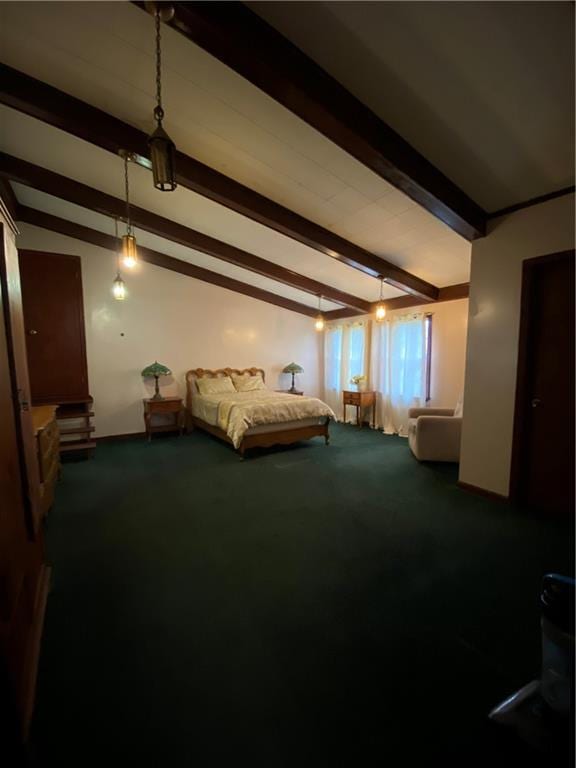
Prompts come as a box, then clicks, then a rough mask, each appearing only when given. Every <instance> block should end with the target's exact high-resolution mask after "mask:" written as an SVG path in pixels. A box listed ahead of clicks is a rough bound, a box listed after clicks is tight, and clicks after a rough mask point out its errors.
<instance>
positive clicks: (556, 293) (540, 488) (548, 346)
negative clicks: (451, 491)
mask: <svg viewBox="0 0 576 768" xmlns="http://www.w3.org/2000/svg"><path fill="white" fill-rule="evenodd" d="M516 422H517V423H516V429H515V449H514V455H515V466H514V467H513V482H514V483H515V488H514V491H515V493H514V495H515V496H516V498H517V499H518V500H519V501H520V502H521V503H523V504H525V505H526V506H528V507H531V508H535V509H537V510H541V511H543V512H549V513H560V514H561V513H573V511H574V253H573V252H570V253H562V254H555V255H552V256H548V257H543V258H538V259H530V260H528V261H527V262H525V264H524V276H523V292H522V322H521V338H520V359H519V367H518V385H517V408H516Z"/></svg>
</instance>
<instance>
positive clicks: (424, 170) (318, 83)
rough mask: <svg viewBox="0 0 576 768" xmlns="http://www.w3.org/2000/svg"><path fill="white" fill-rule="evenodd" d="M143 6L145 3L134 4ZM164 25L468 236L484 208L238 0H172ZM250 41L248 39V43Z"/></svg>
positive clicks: (478, 230) (482, 225) (482, 222)
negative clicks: (170, 13) (222, 0)
mask: <svg viewBox="0 0 576 768" xmlns="http://www.w3.org/2000/svg"><path fill="white" fill-rule="evenodd" d="M134 5H136V6H138V7H139V8H141V9H142V10H145V7H144V6H145V3H144V2H134ZM173 6H174V16H173V18H172V20H171V21H170V22H169V24H170V26H171V27H173V28H174V29H176V30H177V31H178V32H180V33H181V34H182V35H184V37H186V38H187V39H188V40H190V41H191V42H193V43H195V44H196V45H199V46H200V47H201V48H203V49H204V50H206V51H208V53H210V54H211V55H212V56H214V57H215V58H217V59H219V60H220V61H221V62H223V63H224V64H226V66H228V67H230V68H231V69H233V70H234V71H235V72H237V73H238V74H239V75H241V76H242V77H244V78H245V79H246V80H248V81H249V82H251V83H252V84H253V85H255V86H256V87H257V88H259V89H260V90H262V91H264V93H266V94H268V96H271V97H272V98H273V99H275V100H276V101H277V102H279V103H280V104H282V106H283V107H286V109H289V110H290V111H291V112H293V113H294V114H295V115H297V116H298V117H299V118H301V119H302V120H304V122H306V123H308V125H311V126H312V127H313V128H315V129H316V130H317V131H319V132H320V133H322V134H323V135H324V136H326V137H327V138H328V139H330V140H331V141H332V142H334V143H335V144H337V145H338V146H339V147H340V148H341V149H343V150H345V151H346V152H348V153H349V154H350V155H352V156H353V157H355V158H356V159H357V160H358V161H360V162H361V163H362V164H363V165H365V166H366V167H367V168H370V170H371V171H373V172H374V173H376V174H378V176H380V177H381V178H383V179H385V180H386V181H387V182H389V183H390V184H392V185H393V186H394V187H396V188H397V189H399V190H401V191H402V192H404V193H405V194H406V195H408V196H409V197H410V198H412V200H415V201H416V202H417V203H418V204H419V205H421V206H422V207H423V208H425V209H426V210H427V211H429V212H430V213H431V214H432V215H433V216H435V217H436V218H438V219H440V220H441V221H443V222H444V223H445V224H447V225H448V226H449V227H451V228H452V229H453V230H454V231H455V232H457V233H458V234H459V235H462V237H465V238H466V239H467V240H470V241H472V240H475V239H476V238H478V237H482V236H483V235H484V234H485V231H486V213H485V212H484V211H483V210H482V208H481V207H480V206H479V205H477V204H476V203H475V202H474V201H473V200H472V199H471V198H469V197H468V196H467V195H466V194H465V193H464V192H463V191H462V190H461V189H459V188H458V187H457V186H456V184H454V183H453V182H452V181H451V180H450V179H449V178H448V177H447V176H445V175H444V174H443V173H442V172H441V171H439V170H438V168H436V167H435V166H434V165H432V163H430V162H429V161H428V160H426V158H425V157H423V156H422V155H421V154H420V153H419V152H417V151H416V150H415V149H414V148H413V147H411V146H410V144H408V142H407V141H405V140H404V139H403V138H402V137H401V136H399V135H398V134H397V133H396V132H395V131H394V130H393V129H392V128H391V127H390V126H389V125H387V124H386V123H385V122H384V121H383V120H381V119H380V118H379V117H378V116H377V115H376V114H375V113H374V112H372V111H371V110H370V109H369V108H368V107H366V106H365V105H364V104H362V102H360V101H359V100H358V99H357V98H356V97H355V96H353V95H352V94H351V93H350V92H349V91H347V90H346V89H345V88H344V87H343V86H342V85H340V83H338V82H337V80H335V79H334V78H333V77H332V76H331V75H329V74H328V73H327V72H326V71H325V70H323V69H322V68H321V67H320V66H319V65H318V64H316V62H314V61H313V60H312V59H310V58H309V57H308V56H307V55H306V54H305V53H304V52H303V51H301V50H300V49H299V48H297V47H296V46H295V45H294V44H293V43H291V42H290V41H289V40H288V39H287V38H285V37H284V36H283V35H281V34H280V33H279V32H278V31H277V30H276V29H274V28H273V27H272V26H270V25H269V24H268V23H267V22H265V21H264V20H263V19H262V18H260V17H259V16H258V15H257V14H256V13H254V12H253V11H251V10H250V9H249V8H247V7H246V6H245V5H244V3H239V2H175V3H173ZM247 41H249V44H247Z"/></svg>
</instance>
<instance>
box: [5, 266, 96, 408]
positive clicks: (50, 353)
mask: <svg viewBox="0 0 576 768" xmlns="http://www.w3.org/2000/svg"><path fill="white" fill-rule="evenodd" d="M20 275H21V280H22V300H23V304H24V321H25V327H26V346H27V351H28V369H29V373H30V386H31V388H32V400H33V402H34V404H35V405H36V404H42V403H61V402H74V401H81V400H84V399H86V398H87V397H88V376H87V366H86V345H85V336H84V309H83V298H82V273H81V268H80V258H79V257H78V256H69V255H67V254H60V253H44V252H41V251H20Z"/></svg>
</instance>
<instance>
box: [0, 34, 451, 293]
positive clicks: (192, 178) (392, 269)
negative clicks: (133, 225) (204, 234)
mask: <svg viewBox="0 0 576 768" xmlns="http://www.w3.org/2000/svg"><path fill="white" fill-rule="evenodd" d="M244 44H245V43H244V42H243V45H244ZM0 102H1V103H3V104H6V105H7V106H9V107H12V108H14V109H17V110H19V111H20V112H24V113H25V114H27V115H31V116H32V117H35V118H37V119H38V120H42V121H43V122H45V123H48V124H50V125H53V126H55V127H57V128H60V129H61V130H63V131H66V132H68V133H71V134H72V135H74V136H78V137H79V138H81V139H84V140H85V141H88V142H90V143H92V144H95V145H96V146H98V147H102V148H103V149H106V150H108V151H110V152H113V153H114V154H117V153H118V151H119V150H121V149H124V150H128V151H130V152H133V153H135V155H136V156H137V157H136V160H137V162H140V163H141V164H142V165H143V166H145V167H146V168H149V167H150V161H149V160H148V144H147V140H148V137H147V135H146V134H145V133H143V132H142V131H139V130H138V129H137V128H134V127H132V126H130V125H128V124H127V123H123V122H122V121H121V120H118V119H117V118H115V117H112V116H111V115H108V114H106V113H105V112H103V111H102V110H99V109H96V108H95V107H92V106H90V105H89V104H85V103H84V102H82V101H80V100H79V99H75V98H73V97H72V96H69V95H68V94H65V93H63V92H62V91H59V90H58V89H56V88H53V87H52V86H49V85H46V84H45V83H42V82H41V81H40V80H36V79H34V78H32V77H29V76H28V75H25V74H23V73H22V72H18V71H17V70H15V69H12V68H11V67H7V66H6V65H1V64H0ZM176 170H177V180H178V183H179V184H181V185H182V186H183V187H186V188H188V189H191V190H192V191H193V192H197V193H198V194H200V195H203V196H204V197H207V198H209V199H210V200H214V201H215V202H217V203H220V204H221V205H224V206H226V207H227V208H230V209H232V210H234V211H236V212H237V213H240V214H242V215H243V216H247V217H248V218H250V219H253V220H254V221H257V222H259V223H260V224H263V225H264V226H266V227H270V228H271V229H274V230H276V231H277V232H280V233H282V234H283V235H286V236H287V237H291V238H293V239H294V240H297V241H298V242H300V243H303V244H304V245H307V246H309V247H310V248H312V249H314V250H316V251H319V252H320V253H323V254H324V255H326V256H330V258H333V259H336V260H338V261H341V262H343V263H344V264H348V265H349V266H351V267H353V268H354V269H358V270H360V271H361V272H365V273H366V274H368V275H371V276H372V277H382V278H383V279H384V280H385V281H386V282H387V283H388V284H389V285H392V286H394V287H397V288H399V289H400V290H402V291H405V292H406V293H411V294H414V295H418V296H421V297H422V298H428V299H435V298H436V296H437V294H438V289H437V288H436V287H435V286H433V285H431V284H430V283H427V282H426V281H425V280H421V279H420V278H418V277H416V276H415V275H412V274H410V273H409V272H406V270H404V269H402V268H400V267H398V266H396V265H395V264H392V263H390V262H388V261H386V260H385V259H382V258H380V257H378V256H375V255H374V254H373V253H370V252H369V251H366V250H365V249H363V248H361V247H359V246H357V245H355V244H354V243H351V242H350V241H348V240H346V239H345V238H343V237H340V236H339V235H336V234H334V233H333V232H330V231H329V230H327V229H325V228H324V227H321V226H320V225H319V224H315V223H314V222H312V221H309V220H308V219H306V218H304V217H303V216H300V215H299V214H297V213H294V211H291V210H289V209H288V208H285V207H284V206H282V205H280V204H278V203H275V202H274V201H273V200H269V199H268V198H267V197H264V196H263V195H261V194H259V193H258V192H254V190H252V189H249V188H248V187H246V186H244V185H243V184H240V183H238V182H237V181H234V180H233V179H230V178H228V177H227V176H224V175H223V174H222V173H219V172H218V171H215V170H213V169H212V168H209V167H208V166H207V165H204V164H203V163H200V162H198V161H197V160H194V158H192V157H190V156H189V155H185V154H184V153H182V152H177V154H176ZM22 183H26V182H22ZM326 297H327V298H328V294H326Z"/></svg>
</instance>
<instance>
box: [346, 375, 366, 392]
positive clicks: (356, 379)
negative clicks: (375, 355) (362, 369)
mask: <svg viewBox="0 0 576 768" xmlns="http://www.w3.org/2000/svg"><path fill="white" fill-rule="evenodd" d="M367 381H368V378H367V377H366V376H364V374H363V373H357V374H356V376H352V378H351V379H350V384H353V385H354V386H355V387H356V389H357V390H358V392H362V391H363V390H365V389H366V383H367Z"/></svg>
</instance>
